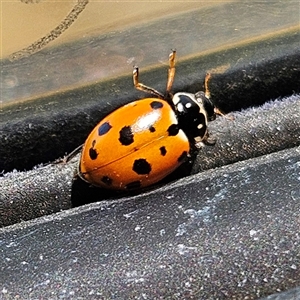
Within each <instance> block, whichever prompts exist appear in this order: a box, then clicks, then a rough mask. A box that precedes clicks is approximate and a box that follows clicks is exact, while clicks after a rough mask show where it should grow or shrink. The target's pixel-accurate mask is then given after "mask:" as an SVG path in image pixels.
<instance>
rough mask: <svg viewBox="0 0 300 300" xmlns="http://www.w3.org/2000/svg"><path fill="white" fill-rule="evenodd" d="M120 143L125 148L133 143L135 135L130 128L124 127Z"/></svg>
mask: <svg viewBox="0 0 300 300" xmlns="http://www.w3.org/2000/svg"><path fill="white" fill-rule="evenodd" d="M119 141H120V143H121V144H122V145H123V146H128V145H130V144H132V143H133V141H134V140H133V133H132V130H131V127H130V126H124V127H123V128H122V129H121V130H120V137H119Z"/></svg>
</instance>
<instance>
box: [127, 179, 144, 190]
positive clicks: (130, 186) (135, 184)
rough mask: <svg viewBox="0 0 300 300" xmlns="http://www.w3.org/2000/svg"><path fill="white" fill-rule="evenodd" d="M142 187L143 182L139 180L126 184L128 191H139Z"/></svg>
mask: <svg viewBox="0 0 300 300" xmlns="http://www.w3.org/2000/svg"><path fill="white" fill-rule="evenodd" d="M140 187H141V182H140V181H139V180H137V181H132V182H130V183H128V184H126V189H128V190H132V189H138V188H140Z"/></svg>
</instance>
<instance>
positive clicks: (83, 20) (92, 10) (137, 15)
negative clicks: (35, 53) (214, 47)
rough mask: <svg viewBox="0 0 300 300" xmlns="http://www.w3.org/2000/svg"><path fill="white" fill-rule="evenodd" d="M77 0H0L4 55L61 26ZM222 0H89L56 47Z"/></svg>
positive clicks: (59, 38)
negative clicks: (203, 0) (196, 0)
mask: <svg viewBox="0 0 300 300" xmlns="http://www.w3.org/2000/svg"><path fill="white" fill-rule="evenodd" d="M77 3H78V2H77V1H68V0H65V1H59V2H58V1H56V0H47V1H43V0H40V1H38V0H31V1H30V0H26V1H25V0H24V1H23V2H22V1H20V0H19V1H18V0H13V1H5V0H2V1H1V16H2V20H1V41H2V43H1V58H5V57H7V56H8V55H10V54H12V53H14V52H16V51H19V50H21V49H23V48H26V47H28V46H30V45H31V44H32V43H34V42H35V41H37V40H38V39H40V38H42V37H43V36H45V35H47V34H48V33H49V32H50V31H51V30H53V29H54V28H55V27H56V26H58V25H59V24H60V23H61V22H62V21H63V20H64V18H65V17H66V16H67V15H68V14H69V13H70V11H71V10H72V9H73V7H74V6H75V5H76V4H77ZM217 3H219V1H209V2H202V1H201V2H200V1H199V2H189V1H172V2H170V1H166V0H163V1H149V0H139V1H119V2H116V1H90V2H89V3H88V4H87V5H86V7H85V8H84V10H83V11H82V12H81V13H80V14H79V16H78V18H77V19H76V20H75V22H74V23H73V24H72V25H71V26H70V27H69V28H68V29H67V30H66V31H65V32H64V33H63V34H62V35H60V36H59V37H58V38H57V39H56V40H54V41H52V42H51V43H50V44H48V45H47V46H50V45H51V46H54V45H57V44H59V43H62V42H63V43H64V42H67V41H70V40H72V39H77V38H82V37H84V36H85V35H87V34H93V33H95V34H99V33H105V32H108V31H110V32H111V31H117V30H120V29H124V27H126V26H129V25H131V26H132V25H134V24H135V23H139V24H141V23H144V22H145V23H146V22H149V21H150V20H153V19H156V18H162V17H164V16H167V15H170V14H175V13H177V12H185V11H189V10H194V9H197V8H199V7H202V6H208V5H214V4H217Z"/></svg>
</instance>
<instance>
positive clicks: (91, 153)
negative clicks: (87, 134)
mask: <svg viewBox="0 0 300 300" xmlns="http://www.w3.org/2000/svg"><path fill="white" fill-rule="evenodd" d="M95 145H96V141H95V140H93V141H92V147H91V148H90V149H89V156H90V159H91V160H95V159H96V158H97V157H98V153H97V151H96V149H94V147H95Z"/></svg>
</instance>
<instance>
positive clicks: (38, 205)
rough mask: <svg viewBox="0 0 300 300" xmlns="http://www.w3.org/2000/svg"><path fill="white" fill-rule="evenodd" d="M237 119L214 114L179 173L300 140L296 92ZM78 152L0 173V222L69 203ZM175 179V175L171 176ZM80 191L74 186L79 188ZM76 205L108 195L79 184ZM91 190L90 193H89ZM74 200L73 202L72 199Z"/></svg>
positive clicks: (47, 211) (29, 216) (26, 217)
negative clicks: (205, 138)
mask: <svg viewBox="0 0 300 300" xmlns="http://www.w3.org/2000/svg"><path fill="white" fill-rule="evenodd" d="M234 117H235V120H233V121H232V120H229V119H227V118H222V117H220V118H218V119H217V120H216V121H214V122H211V123H210V127H209V129H210V133H211V134H212V135H213V136H215V138H216V140H217V142H216V144H215V145H214V146H206V147H204V148H203V149H201V150H200V151H199V153H197V156H196V159H195V161H194V162H193V165H192V164H189V163H187V164H186V165H185V166H184V167H185V168H182V169H180V170H178V172H177V174H176V175H177V176H175V177H174V178H176V177H182V173H183V172H184V171H185V172H186V174H189V173H194V174H195V173H197V172H200V171H203V170H206V169H210V168H216V167H219V166H223V165H227V164H231V163H234V162H236V161H241V160H246V159H249V158H251V157H256V156H259V155H264V154H268V153H272V152H276V151H279V150H282V149H285V148H291V147H294V146H297V145H300V100H299V95H295V96H291V97H289V98H286V99H284V100H282V101H273V102H270V103H267V104H265V105H264V106H262V107H258V108H253V109H248V110H245V111H242V112H239V113H235V114H234ZM78 159H79V156H77V157H75V158H74V160H72V161H71V162H69V163H67V164H56V165H48V166H44V167H38V168H36V169H34V170H32V171H28V172H13V173H7V174H5V176H4V177H0V226H5V225H10V224H13V223H17V222H19V221H21V220H29V219H33V218H36V217H39V216H42V215H47V214H51V213H53V212H57V211H60V210H62V209H68V208H70V207H71V206H72V200H74V199H75V196H74V194H75V188H74V186H73V183H72V179H73V177H74V173H75V172H76V165H77V164H78ZM174 178H173V179H174ZM77 190H78V189H77ZM79 191H80V195H76V200H74V202H76V205H80V204H82V203H85V202H87V199H88V202H93V201H99V200H105V199H107V198H108V197H109V196H110V197H111V195H110V194H107V193H106V192H104V191H101V192H97V191H94V190H91V189H89V188H85V189H84V187H80V188H79ZM91 192H93V195H92V194H91ZM73 204H74V203H73Z"/></svg>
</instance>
